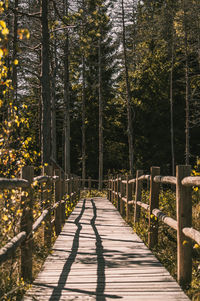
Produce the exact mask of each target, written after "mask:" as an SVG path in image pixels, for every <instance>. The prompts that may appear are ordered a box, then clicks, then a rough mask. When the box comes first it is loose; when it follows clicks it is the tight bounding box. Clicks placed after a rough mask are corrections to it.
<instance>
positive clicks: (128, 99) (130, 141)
mask: <svg viewBox="0 0 200 301" xmlns="http://www.w3.org/2000/svg"><path fill="white" fill-rule="evenodd" d="M121 6H122V46H123V53H124V70H125V81H126V103H127V121H128V126H127V132H128V145H129V169H130V175H133V159H134V155H133V125H132V121H133V120H132V113H131V90H130V82H129V74H128V62H127V52H126V28H125V15H124V1H123V0H122V1H121Z"/></svg>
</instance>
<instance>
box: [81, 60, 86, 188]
mask: <svg viewBox="0 0 200 301" xmlns="http://www.w3.org/2000/svg"><path fill="white" fill-rule="evenodd" d="M82 68H83V73H82V76H83V82H82V179H84V180H83V187H85V178H86V143H85V137H86V135H85V134H86V128H85V118H86V111H85V110H86V107H85V56H84V55H83V56H82Z"/></svg>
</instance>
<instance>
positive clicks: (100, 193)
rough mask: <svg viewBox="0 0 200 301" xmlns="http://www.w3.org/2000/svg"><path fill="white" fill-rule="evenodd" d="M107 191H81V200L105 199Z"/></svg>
mask: <svg viewBox="0 0 200 301" xmlns="http://www.w3.org/2000/svg"><path fill="white" fill-rule="evenodd" d="M106 195H107V190H102V191H99V190H97V189H91V191H89V190H82V191H81V198H92V197H106Z"/></svg>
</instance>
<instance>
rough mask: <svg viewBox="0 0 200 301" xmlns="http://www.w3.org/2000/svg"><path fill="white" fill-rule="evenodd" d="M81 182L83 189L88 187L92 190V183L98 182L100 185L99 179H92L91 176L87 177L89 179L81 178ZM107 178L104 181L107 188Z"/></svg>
mask: <svg viewBox="0 0 200 301" xmlns="http://www.w3.org/2000/svg"><path fill="white" fill-rule="evenodd" d="M80 182H81V188H82V189H88V190H89V191H90V192H91V190H92V183H94V184H97V186H98V187H99V180H97V179H92V178H91V177H89V178H87V179H80ZM107 183H108V181H107V180H104V181H103V186H104V187H106V188H107Z"/></svg>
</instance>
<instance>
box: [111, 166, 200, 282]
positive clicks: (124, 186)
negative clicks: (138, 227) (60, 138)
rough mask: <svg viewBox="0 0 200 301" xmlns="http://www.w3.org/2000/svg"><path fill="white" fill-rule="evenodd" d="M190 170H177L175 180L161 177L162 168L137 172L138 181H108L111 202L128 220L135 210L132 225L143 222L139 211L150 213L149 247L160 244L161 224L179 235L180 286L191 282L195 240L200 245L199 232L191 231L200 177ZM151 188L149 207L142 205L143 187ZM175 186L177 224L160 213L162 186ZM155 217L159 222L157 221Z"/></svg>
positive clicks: (116, 179) (126, 179)
mask: <svg viewBox="0 0 200 301" xmlns="http://www.w3.org/2000/svg"><path fill="white" fill-rule="evenodd" d="M190 175H191V167H190V166H183V165H180V166H177V167H176V177H172V176H161V175H160V167H151V172H150V175H144V174H143V171H142V170H138V171H137V173H136V178H134V179H130V178H129V176H127V177H126V178H124V177H123V176H121V177H119V176H118V177H117V178H113V177H112V178H109V182H108V199H109V200H110V201H111V202H115V203H116V206H117V208H118V210H119V211H120V213H121V214H122V215H124V214H125V216H126V220H127V221H129V220H130V206H133V207H134V215H133V223H134V224H135V223H136V222H138V220H139V218H140V209H141V208H143V209H145V210H146V211H147V212H148V213H149V225H148V245H149V248H150V249H152V248H153V247H154V246H156V244H157V243H158V226H159V224H158V220H160V221H162V222H163V223H165V224H166V225H168V226H169V227H171V228H173V229H175V230H176V231H177V278H178V282H179V283H180V285H181V286H186V285H187V284H189V283H190V282H191V277H192V240H193V241H195V242H196V243H197V244H198V245H200V231H197V230H195V229H194V228H193V227H192V187H193V186H200V177H199V176H190ZM143 181H147V186H148V187H149V188H150V197H149V204H146V203H143V202H142V201H141V192H142V183H143ZM161 183H162V184H170V185H174V186H176V220H175V219H173V218H171V217H169V216H167V215H166V214H165V213H164V212H162V211H161V210H160V209H159V191H160V184H161ZM154 216H155V217H156V218H154Z"/></svg>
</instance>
